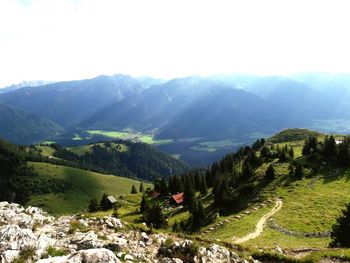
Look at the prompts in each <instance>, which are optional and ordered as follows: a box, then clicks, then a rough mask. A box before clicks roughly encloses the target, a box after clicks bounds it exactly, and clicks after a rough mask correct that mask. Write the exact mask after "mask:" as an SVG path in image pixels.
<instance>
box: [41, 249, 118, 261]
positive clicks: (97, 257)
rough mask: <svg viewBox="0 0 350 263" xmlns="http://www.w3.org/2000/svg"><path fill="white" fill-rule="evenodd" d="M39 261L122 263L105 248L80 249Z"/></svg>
mask: <svg viewBox="0 0 350 263" xmlns="http://www.w3.org/2000/svg"><path fill="white" fill-rule="evenodd" d="M37 262H38V263H87V262H89V263H120V262H121V261H120V260H119V259H118V258H117V257H116V256H115V254H114V253H113V252H112V251H110V250H108V249H105V248H97V249H87V250H79V251H77V252H74V253H72V254H70V255H68V256H63V257H53V258H46V259H41V260H39V261H37Z"/></svg>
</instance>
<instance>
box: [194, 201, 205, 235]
mask: <svg viewBox="0 0 350 263" xmlns="http://www.w3.org/2000/svg"><path fill="white" fill-rule="evenodd" d="M191 218H192V229H193V230H194V229H198V228H199V227H200V226H202V225H203V223H204V221H205V218H206V215H205V213H204V207H203V203H202V200H194V202H193V209H192V211H191Z"/></svg>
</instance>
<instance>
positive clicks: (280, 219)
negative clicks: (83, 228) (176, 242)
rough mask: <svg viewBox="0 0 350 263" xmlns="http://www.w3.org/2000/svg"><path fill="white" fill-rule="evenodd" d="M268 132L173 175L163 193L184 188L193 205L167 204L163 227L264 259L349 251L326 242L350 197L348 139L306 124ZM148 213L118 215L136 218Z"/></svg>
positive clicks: (315, 258) (312, 258)
mask: <svg viewBox="0 0 350 263" xmlns="http://www.w3.org/2000/svg"><path fill="white" fill-rule="evenodd" d="M313 136H317V137H313ZM273 138H274V139H277V142H276V143H273V142H272V141H273V140H272V139H269V140H267V141H265V140H258V141H257V142H256V143H254V144H253V145H252V146H251V147H248V146H246V147H241V148H240V149H239V150H238V151H237V152H236V153H232V154H229V155H226V156H225V158H223V159H222V160H220V161H218V162H215V163H214V164H213V165H212V166H211V167H210V168H209V169H208V170H207V171H190V172H189V173H186V174H184V175H183V176H181V177H176V176H173V177H172V178H171V179H170V180H169V181H168V189H167V190H166V191H169V192H170V193H172V194H174V193H176V192H178V191H179V190H178V189H181V187H182V191H184V192H185V200H186V198H187V200H191V198H193V199H192V200H193V201H187V202H193V203H187V206H185V207H186V208H184V209H176V208H170V209H165V210H164V215H165V217H166V218H167V222H168V224H167V225H165V226H163V227H162V228H161V229H162V231H170V232H180V233H182V232H185V233H187V234H190V235H191V236H192V237H193V238H198V239H199V240H205V241H206V242H209V243H211V242H218V241H219V242H223V244H226V245H227V246H229V247H230V246H232V245H238V244H239V245H240V247H242V248H244V249H247V250H249V251H251V253H253V256H254V255H255V256H256V257H258V258H259V259H261V260H262V262H319V260H320V259H321V258H323V257H330V255H333V257H336V258H339V257H340V256H341V253H346V254H347V255H349V251H348V250H345V251H344V250H341V252H340V250H339V249H331V248H329V244H330V242H331V240H332V239H331V237H330V233H331V231H332V226H333V225H334V224H335V222H336V219H337V218H338V217H339V215H340V214H341V213H342V210H343V209H344V208H345V206H346V204H348V203H349V202H350V198H349V196H350V190H349V189H350V184H349V182H350V181H349V178H350V168H349V161H350V155H349V150H350V140H349V138H348V137H344V136H339V135H337V136H336V137H335V138H336V139H337V140H341V141H342V142H341V143H338V144H337V143H336V142H335V139H334V137H333V136H327V135H325V134H319V133H316V132H313V131H309V130H305V129H301V130H300V129H290V130H286V131H282V132H281V133H279V134H276V135H275V136H274V137H273ZM282 138H284V139H285V141H283V140H282ZM303 138H304V139H303ZM314 139H316V140H317V142H316V144H314V142H315V140H314ZM344 149H347V151H344ZM346 152H347V153H346ZM271 167H272V168H271ZM271 169H273V172H271V171H269V170H271ZM203 180H205V181H206V184H207V185H208V188H209V189H208V190H207V191H206V190H205V187H204V188H203V185H202V184H203ZM190 185H192V186H190ZM155 187H157V186H156V185H155ZM191 188H192V189H193V190H189V189H191ZM159 189H160V190H159V191H164V190H162V189H163V188H159ZM191 191H194V192H196V194H194V192H192V193H191ZM192 195H194V196H192ZM191 196H192V197H191ZM149 202H151V203H152V199H149ZM165 206H166V205H165ZM199 207H202V208H201V209H199ZM197 209H198V210H197ZM146 216H147V214H145V213H144V214H143V215H142V214H140V213H139V217H133V218H128V217H124V219H125V220H129V221H130V222H134V223H136V222H137V221H138V220H140V218H147V217H146ZM198 216H199V218H197V217H198ZM277 248H278V250H277ZM257 249H259V250H260V252H257ZM262 251H263V252H262ZM276 251H277V252H276ZM278 251H282V252H278ZM281 253H283V254H284V256H282V255H281ZM296 258H299V259H300V261H297V260H299V259H296ZM265 260H267V261H265ZM293 260H295V261H293Z"/></svg>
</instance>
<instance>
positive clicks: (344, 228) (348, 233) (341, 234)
mask: <svg viewBox="0 0 350 263" xmlns="http://www.w3.org/2000/svg"><path fill="white" fill-rule="evenodd" d="M331 238H332V242H331V244H330V245H331V246H332V247H346V248H350V203H349V204H347V205H346V208H345V209H344V210H343V211H342V215H340V216H339V217H338V218H337V222H336V223H335V224H334V225H333V226H332V231H331Z"/></svg>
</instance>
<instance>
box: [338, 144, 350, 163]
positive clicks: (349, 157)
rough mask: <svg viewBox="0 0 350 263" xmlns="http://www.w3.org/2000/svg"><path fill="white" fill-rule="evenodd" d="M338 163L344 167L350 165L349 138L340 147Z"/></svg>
mask: <svg viewBox="0 0 350 263" xmlns="http://www.w3.org/2000/svg"><path fill="white" fill-rule="evenodd" d="M338 162H339V163H340V164H341V165H344V166H345V165H349V164H350V138H349V137H347V138H345V139H344V141H343V142H342V143H341V144H340V145H339V153H338Z"/></svg>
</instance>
